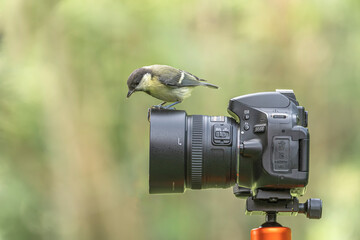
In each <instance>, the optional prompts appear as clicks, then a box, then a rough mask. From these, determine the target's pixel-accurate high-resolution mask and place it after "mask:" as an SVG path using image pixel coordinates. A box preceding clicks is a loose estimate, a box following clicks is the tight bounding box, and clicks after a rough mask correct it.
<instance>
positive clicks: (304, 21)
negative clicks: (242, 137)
mask: <svg viewBox="0 0 360 240" xmlns="http://www.w3.org/2000/svg"><path fill="white" fill-rule="evenodd" d="M359 12H360V2H359V1H358V0H331V1H328V0H314V1H310V0H291V1H289V0H268V1H244V0H236V1H216V0H199V1H191V0H181V1H180V0H174V1H163V0H144V1H138V0H122V1H115V0H103V1H95V0H93V1H92V0H87V1H84V0H73V1H70V0H68V1H56V0H36V1H35V0H1V1H0V33H1V34H0V36H1V37H0V115H1V117H0V239H1V240H2V239H7V240H8V239H27V240H31V239H36V240H39V239H52V240H56V239H76V240H82V239H86V240H88V239H154V240H155V239H156V240H161V239H249V238H250V237H249V231H250V230H251V229H252V228H255V227H257V226H259V225H260V224H261V223H262V222H263V221H264V218H263V217H262V216H245V215H244V207H245V201H244V200H239V199H236V198H235V197H234V196H233V194H232V189H225V190H216V189H215V190H204V191H187V192H186V193H185V194H179V195H151V196H150V195H149V194H148V146H149V139H148V136H149V124H148V121H147V109H148V107H149V106H151V105H154V104H158V103H159V102H160V101H158V100H156V99H153V98H151V97H149V96H148V95H146V94H143V93H137V94H134V95H133V96H132V97H131V98H130V99H126V98H125V96H126V93H127V86H126V80H127V78H128V76H129V74H130V73H131V72H132V71H133V70H134V69H135V68H138V67H141V66H144V65H151V64H156V63H158V64H168V65H172V66H174V67H177V68H181V69H184V70H187V71H189V72H191V73H194V74H196V75H198V76H200V77H202V78H205V79H208V80H209V82H211V83H214V84H216V85H219V86H220V87H221V88H220V89H219V90H211V89H208V88H198V89H196V90H194V92H193V96H192V97H191V98H190V99H188V100H186V101H184V102H183V103H182V104H180V105H178V106H177V108H178V109H185V110H186V111H187V112H188V114H206V115H227V103H228V100H229V99H230V98H232V97H235V96H238V95H243V94H247V93H252V92H260V91H273V90H275V89H276V88H290V89H294V91H295V93H296V96H297V98H298V100H299V101H300V103H301V104H302V105H303V106H305V107H306V109H307V110H308V111H309V128H310V133H311V155H310V156H311V166H310V167H311V174H310V184H309V186H308V191H307V194H306V195H305V196H304V197H303V199H302V200H303V201H304V200H305V199H307V198H309V197H319V198H322V199H323V202H324V211H323V218H322V219H321V220H308V219H306V218H305V216H303V215H299V216H298V217H280V218H279V221H280V223H282V224H284V225H286V226H288V227H291V228H292V232H293V239H295V240H300V239H311V240H313V239H330V240H331V239H336V240H338V239H358V238H359V235H360V228H359V227H358V224H359V222H360V211H359V207H358V206H359V202H360V201H359V199H360V187H359V184H360V147H359V146H360V124H359V123H360V111H359V104H360V14H359Z"/></svg>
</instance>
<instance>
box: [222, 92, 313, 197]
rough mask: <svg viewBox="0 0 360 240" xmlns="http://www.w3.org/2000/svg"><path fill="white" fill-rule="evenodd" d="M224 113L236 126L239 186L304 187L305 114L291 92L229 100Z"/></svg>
mask: <svg viewBox="0 0 360 240" xmlns="http://www.w3.org/2000/svg"><path fill="white" fill-rule="evenodd" d="M228 111H229V113H230V114H231V115H232V116H233V117H234V118H235V119H237V122H238V124H239V128H238V129H239V134H238V136H239V142H238V143H239V146H238V149H239V162H238V179H237V183H238V184H239V186H241V187H246V188H250V189H252V190H253V192H254V190H255V189H262V188H266V189H267V188H271V189H297V191H298V192H299V188H304V187H305V186H306V185H307V183H308V177H309V131H308V129H307V122H308V117H307V116H308V114H307V112H306V111H305V109H304V107H302V106H299V103H298V102H297V101H296V97H295V94H294V93H293V92H292V91H289V90H278V91H276V92H265V93H256V94H249V95H244V96H240V97H237V98H233V99H231V100H230V102H229V107H228ZM300 192H303V191H300Z"/></svg>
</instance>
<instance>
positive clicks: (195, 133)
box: [191, 115, 203, 189]
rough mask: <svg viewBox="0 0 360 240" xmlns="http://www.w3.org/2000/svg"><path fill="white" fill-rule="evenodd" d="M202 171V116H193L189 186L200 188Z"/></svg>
mask: <svg viewBox="0 0 360 240" xmlns="http://www.w3.org/2000/svg"><path fill="white" fill-rule="evenodd" d="M202 172H203V118H202V116H198V115H194V116H193V129H192V135H191V188H192V189H201V183H202V175H203V174H202Z"/></svg>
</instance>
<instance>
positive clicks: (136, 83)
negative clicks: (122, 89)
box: [127, 67, 152, 98]
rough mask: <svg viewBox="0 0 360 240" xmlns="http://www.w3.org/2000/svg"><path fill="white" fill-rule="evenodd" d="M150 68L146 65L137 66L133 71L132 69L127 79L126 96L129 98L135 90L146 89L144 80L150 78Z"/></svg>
mask: <svg viewBox="0 0 360 240" xmlns="http://www.w3.org/2000/svg"><path fill="white" fill-rule="evenodd" d="M151 73H152V71H151V69H150V68H147V67H142V68H138V69H136V70H135V71H133V72H132V73H131V74H130V76H129V78H128V80H127V85H128V88H129V91H128V93H127V97H128V98H129V97H130V96H131V95H132V94H133V93H134V92H137V91H146V89H145V86H144V82H145V81H146V80H148V79H149V78H150V79H151Z"/></svg>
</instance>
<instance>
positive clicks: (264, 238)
mask: <svg viewBox="0 0 360 240" xmlns="http://www.w3.org/2000/svg"><path fill="white" fill-rule="evenodd" d="M251 240H291V229H290V228H287V227H259V228H255V229H252V230H251Z"/></svg>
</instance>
